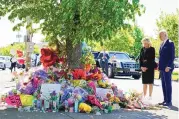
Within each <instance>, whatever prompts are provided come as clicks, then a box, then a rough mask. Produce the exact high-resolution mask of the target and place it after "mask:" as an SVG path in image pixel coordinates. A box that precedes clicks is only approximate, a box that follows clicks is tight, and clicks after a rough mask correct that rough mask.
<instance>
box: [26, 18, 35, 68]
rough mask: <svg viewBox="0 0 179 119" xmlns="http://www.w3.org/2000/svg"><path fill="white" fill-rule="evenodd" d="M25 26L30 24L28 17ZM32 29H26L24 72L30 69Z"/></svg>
mask: <svg viewBox="0 0 179 119" xmlns="http://www.w3.org/2000/svg"><path fill="white" fill-rule="evenodd" d="M26 19H27V26H28V25H30V24H31V19H30V17H29V16H28V17H27V18H26ZM31 31H32V28H30V29H26V33H27V35H26V37H25V49H26V51H25V56H26V59H25V61H26V65H25V69H26V71H28V70H29V68H30V67H31V54H32V52H33V49H34V44H33V43H32V35H33V34H32V32H31Z"/></svg>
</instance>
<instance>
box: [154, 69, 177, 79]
mask: <svg viewBox="0 0 179 119" xmlns="http://www.w3.org/2000/svg"><path fill="white" fill-rule="evenodd" d="M178 76H179V73H178V72H176V71H175V72H173V74H172V80H174V81H177V80H178V78H179V77H178ZM158 78H159V71H157V70H155V79H158Z"/></svg>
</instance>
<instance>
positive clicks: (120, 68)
mask: <svg viewBox="0 0 179 119" xmlns="http://www.w3.org/2000/svg"><path fill="white" fill-rule="evenodd" d="M95 53H96V52H93V54H94V56H95V55H96V54H95ZM108 53H109V57H110V60H109V63H108V68H109V69H108V77H110V78H114V77H115V76H132V77H133V78H134V79H140V77H141V72H140V71H141V70H140V66H139V63H137V62H136V61H135V60H132V59H131V58H130V57H129V55H128V54H127V53H123V52H116V51H110V52H108ZM98 55H99V53H98ZM96 62H97V64H99V62H100V59H96ZM99 66H100V65H99Z"/></svg>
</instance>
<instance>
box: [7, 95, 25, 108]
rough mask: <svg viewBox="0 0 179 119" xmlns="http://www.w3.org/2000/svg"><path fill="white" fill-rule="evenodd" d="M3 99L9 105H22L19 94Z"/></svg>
mask: <svg viewBox="0 0 179 119" xmlns="http://www.w3.org/2000/svg"><path fill="white" fill-rule="evenodd" d="M5 100H6V103H7V104H8V105H9V106H17V107H19V106H22V104H21V100H20V96H19V95H13V96H8V97H7V98H6V99H5Z"/></svg>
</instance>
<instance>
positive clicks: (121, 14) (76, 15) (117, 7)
mask: <svg viewBox="0 0 179 119" xmlns="http://www.w3.org/2000/svg"><path fill="white" fill-rule="evenodd" d="M144 11H145V8H144V6H143V5H141V4H140V2H139V0H1V2H0V16H4V15H6V14H9V20H11V21H15V20H16V19H19V20H20V21H21V22H20V23H19V24H17V25H16V26H15V27H14V30H16V29H19V28H20V27H21V26H26V22H27V19H26V18H27V16H29V17H30V18H31V21H32V23H38V24H40V27H39V29H40V30H41V31H42V33H43V34H44V35H45V36H46V38H48V39H50V40H57V39H59V38H60V40H65V41H66V50H67V58H68V59H70V60H69V61H67V62H73V61H76V60H77V59H76V58H73V56H76V55H74V53H75V51H76V50H77V49H75V47H73V46H74V45H73V43H79V42H80V41H82V40H97V41H100V40H103V39H111V36H113V35H114V34H115V33H116V32H117V31H118V30H119V29H121V28H127V27H129V26H130V25H129V23H128V21H130V20H134V19H135V16H136V15H137V14H138V15H141V14H142V13H143V12H144ZM29 26H30V25H29ZM29 26H27V28H29ZM74 49H75V50H74ZM75 54H76V53H75ZM78 54H79V53H78Z"/></svg>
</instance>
